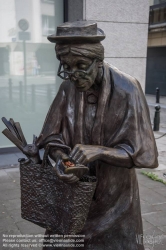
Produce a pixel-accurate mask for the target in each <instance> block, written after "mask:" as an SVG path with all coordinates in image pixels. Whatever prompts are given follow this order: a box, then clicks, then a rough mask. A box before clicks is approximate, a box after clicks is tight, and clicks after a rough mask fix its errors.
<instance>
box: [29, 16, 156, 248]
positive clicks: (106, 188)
mask: <svg viewBox="0 0 166 250" xmlns="http://www.w3.org/2000/svg"><path fill="white" fill-rule="evenodd" d="M104 38H105V34H104V32H103V31H102V30H100V29H99V28H97V24H96V23H94V22H88V21H78V22H73V23H64V24H62V25H60V26H59V27H58V28H57V34H56V35H52V36H49V37H48V39H49V40H50V41H51V42H53V43H56V46H55V51H56V55H57V58H58V60H59V61H60V65H59V69H58V76H60V77H61V78H62V79H63V80H64V81H63V82H62V84H61V86H60V89H59V91H58V93H57V95H56V97H55V99H54V101H53V103H52V105H51V107H50V110H49V112H48V114H47V117H46V120H45V123H44V126H43V129H42V131H41V135H40V137H39V139H38V142H37V145H38V147H39V148H43V147H46V146H47V144H48V143H53V142H57V140H58V142H59V144H61V145H67V146H69V147H70V148H71V149H72V150H71V152H70V155H68V153H67V151H65V149H63V147H61V146H60V147H57V146H56V147H54V146H52V147H51V148H50V151H49V155H50V157H51V158H52V159H53V160H54V161H55V162H56V161H57V159H59V158H62V159H68V158H69V157H70V159H73V161H75V162H77V163H79V164H83V165H86V166H88V168H89V173H90V174H91V175H95V176H96V177H97V186H96V190H95V193H94V196H93V200H92V203H91V206H90V210H89V214H88V218H87V221H86V223H85V226H84V228H83V229H82V231H81V232H80V233H79V234H83V235H85V247H84V249H87V250H88V249H91V250H92V249H93V250H97V249H100V250H104V249H111V250H122V249H123V250H143V249H144V246H143V244H139V242H137V237H138V236H139V235H141V234H142V233H143V232H142V220H141V212H140V200H139V190H138V182H137V177H136V172H135V168H144V167H145V168H156V167H157V166H158V162H157V150H156V145H155V141H154V136H153V132H152V129H151V123H150V117H149V110H148V106H147V103H146V100H145V97H144V94H143V92H142V89H141V86H140V84H139V82H138V81H137V80H136V79H135V78H133V77H132V76H130V75H127V74H125V73H123V72H121V71H119V70H118V69H117V68H114V67H113V66H111V65H109V64H108V63H106V62H104V61H103V60H104V48H103V45H102V44H101V43H100V41H102V40H103V39H104ZM111 49H113V48H111ZM25 153H27V154H28V149H25ZM33 159H35V156H33ZM38 159H39V157H38V155H37V154H36V161H38ZM34 161H35V160H34ZM55 168H56V167H55ZM56 173H57V175H58V176H59V178H60V179H61V180H63V181H64V182H67V183H70V184H71V185H72V184H73V183H74V182H77V181H78V178H77V177H76V176H75V175H74V174H69V175H67V174H62V173H61V172H59V169H58V168H57V169H56ZM46 233H47V234H49V235H50V238H51V235H52V234H56V231H55V232H52V231H48V230H47V232H46ZM44 249H62V248H57V247H55V248H54V247H52V248H44ZM74 249H76V248H74ZM79 249H80V248H79Z"/></svg>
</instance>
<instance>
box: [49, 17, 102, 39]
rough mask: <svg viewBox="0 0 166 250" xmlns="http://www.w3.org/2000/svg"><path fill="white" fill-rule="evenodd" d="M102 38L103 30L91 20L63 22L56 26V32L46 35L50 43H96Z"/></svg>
mask: <svg viewBox="0 0 166 250" xmlns="http://www.w3.org/2000/svg"><path fill="white" fill-rule="evenodd" d="M104 38H105V34H104V31H103V30H101V29H99V28H98V27H97V23H95V22H93V21H75V22H66V23H63V24H61V25H59V26H58V27H57V32H56V34H54V35H50V36H48V37H47V39H48V40H49V41H50V42H52V43H73V42H76V43H85V42H86V43H97V42H100V41H102V40H104Z"/></svg>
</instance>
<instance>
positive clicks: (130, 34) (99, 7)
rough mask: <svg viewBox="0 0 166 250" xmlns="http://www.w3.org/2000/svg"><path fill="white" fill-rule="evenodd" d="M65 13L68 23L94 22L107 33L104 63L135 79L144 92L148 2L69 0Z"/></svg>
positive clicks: (136, 0)
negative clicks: (66, 12)
mask: <svg viewBox="0 0 166 250" xmlns="http://www.w3.org/2000/svg"><path fill="white" fill-rule="evenodd" d="M82 8H83V9H82ZM68 10H69V12H68V17H69V21H75V20H78V19H82V17H83V19H85V20H94V21H97V23H98V27H100V28H102V29H103V30H104V31H105V33H106V39H105V40H104V41H103V45H104V47H105V60H106V61H107V62H109V63H110V64H113V65H114V66H116V67H117V68H119V69H120V70H122V71H124V72H126V73H128V74H130V75H132V76H134V77H136V78H137V79H138V80H139V81H140V83H141V85H142V88H143V90H144V89H145V72H146V54H147V37H148V19H149V1H145V0H139V1H138V0H118V1H115V0H68ZM82 10H83V12H82ZM82 14H83V15H82Z"/></svg>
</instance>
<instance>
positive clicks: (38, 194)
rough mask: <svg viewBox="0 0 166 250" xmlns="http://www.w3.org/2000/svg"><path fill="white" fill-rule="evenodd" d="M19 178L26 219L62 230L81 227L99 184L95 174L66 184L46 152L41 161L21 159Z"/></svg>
mask: <svg viewBox="0 0 166 250" xmlns="http://www.w3.org/2000/svg"><path fill="white" fill-rule="evenodd" d="M20 180H21V181H20V185H21V215H22V218H23V219H26V220H28V221H31V222H33V223H35V224H37V225H39V226H41V227H43V228H46V229H49V230H51V231H53V232H55V233H60V234H76V233H79V232H80V231H81V230H82V228H83V226H84V224H85V222H86V219H87V216H88V212H89V208H90V205H91V201H92V198H93V195H94V192H95V188H96V178H95V177H91V176H86V177H85V180H83V179H82V181H78V182H77V183H74V184H67V183H65V182H63V181H61V180H60V179H59V178H58V176H56V174H55V172H54V171H53V167H52V165H51V163H50V162H49V160H48V156H47V152H45V155H44V158H43V162H42V164H33V163H31V162H30V161H29V160H24V159H22V160H21V161H20Z"/></svg>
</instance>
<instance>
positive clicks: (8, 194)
mask: <svg viewBox="0 0 166 250" xmlns="http://www.w3.org/2000/svg"><path fill="white" fill-rule="evenodd" d="M20 196H21V195H20V188H18V189H14V190H4V191H3V192H1V193H0V200H1V201H5V200H13V199H17V198H20Z"/></svg>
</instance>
